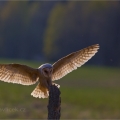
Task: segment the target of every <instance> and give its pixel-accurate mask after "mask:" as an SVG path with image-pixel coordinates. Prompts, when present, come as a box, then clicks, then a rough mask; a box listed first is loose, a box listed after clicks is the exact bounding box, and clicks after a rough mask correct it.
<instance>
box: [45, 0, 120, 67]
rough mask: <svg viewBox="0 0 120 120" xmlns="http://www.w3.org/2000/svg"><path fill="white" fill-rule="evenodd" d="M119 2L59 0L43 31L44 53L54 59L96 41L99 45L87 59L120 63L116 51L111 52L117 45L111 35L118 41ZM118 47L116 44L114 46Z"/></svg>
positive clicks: (119, 46)
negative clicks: (95, 54)
mask: <svg viewBox="0 0 120 120" xmlns="http://www.w3.org/2000/svg"><path fill="white" fill-rule="evenodd" d="M119 5H120V2H104V1H101V2H100V1H99V2H95V1H94V2H65V3H64V2H62V3H61V2H60V3H58V4H57V5H56V6H55V7H54V8H53V9H52V10H51V15H50V17H49V19H48V27H47V29H46V32H45V35H44V36H45V37H44V53H45V55H46V57H47V58H48V59H50V60H53V61H54V60H57V59H59V58H61V57H62V56H64V55H66V54H69V53H71V52H72V51H76V50H79V49H81V48H83V47H85V46H88V45H91V44H96V43H99V44H100V46H101V49H100V51H99V53H98V55H97V56H96V58H95V59H92V60H91V61H90V62H89V63H93V62H94V63H96V64H99V65H101V64H102V65H103V64H104V65H119V63H118V61H119V60H120V57H119V58H118V53H116V54H112V53H113V48H114V47H115V45H116V42H115V41H114V38H116V40H117V41H118V37H119V35H118V33H119V32H120V26H118V23H119V22H118V21H119V20H120V15H119V12H120V8H119ZM113 28H114V29H113ZM116 28H117V29H116ZM116 32H117V34H116ZM115 36H116V37H115ZM119 43H120V42H119ZM119 48H120V45H119V44H117V50H118V49H119ZM115 49H116V48H115ZM114 52H117V51H114ZM115 56H116V57H117V60H115V59H114V58H115ZM112 58H113V59H114V62H113V61H112Z"/></svg>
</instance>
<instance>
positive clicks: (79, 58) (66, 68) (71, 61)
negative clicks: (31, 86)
mask: <svg viewBox="0 0 120 120" xmlns="http://www.w3.org/2000/svg"><path fill="white" fill-rule="evenodd" d="M98 49H99V45H98V44H95V45H92V46H89V47H87V48H84V49H82V50H79V51H77V52H73V53H71V54H69V55H67V56H65V57H63V58H61V59H60V60H58V61H57V62H55V63H54V64H53V74H52V80H58V79H60V78H62V77H63V76H65V75H67V74H68V73H70V72H72V71H73V70H75V69H77V67H80V66H81V65H83V64H84V63H86V62H87V61H88V60H89V59H90V58H91V57H93V56H94V55H95V53H96V52H97V51H98Z"/></svg>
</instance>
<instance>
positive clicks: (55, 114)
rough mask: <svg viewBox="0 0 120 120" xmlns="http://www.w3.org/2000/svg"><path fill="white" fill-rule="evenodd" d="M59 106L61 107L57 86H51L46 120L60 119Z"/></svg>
mask: <svg viewBox="0 0 120 120" xmlns="http://www.w3.org/2000/svg"><path fill="white" fill-rule="evenodd" d="M60 105H61V98H60V90H59V88H58V87H57V86H55V85H51V86H50V89H49V102H48V120H50V119H54V120H59V119H60V115H61V114H60V112H61V107H60Z"/></svg>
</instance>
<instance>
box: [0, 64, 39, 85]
mask: <svg viewBox="0 0 120 120" xmlns="http://www.w3.org/2000/svg"><path fill="white" fill-rule="evenodd" d="M0 80H1V81H4V82H8V83H17V84H22V85H32V84H35V83H36V82H37V80H38V71H37V69H34V68H31V67H29V66H26V65H21V64H0Z"/></svg>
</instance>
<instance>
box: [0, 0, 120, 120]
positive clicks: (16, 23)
mask: <svg viewBox="0 0 120 120" xmlns="http://www.w3.org/2000/svg"><path fill="white" fill-rule="evenodd" d="M119 21H120V2H119V1H115V2H112V1H111V2H104V1H101V2H100V1H97V2H95V1H92V2H91V1H89V2H88V1H85V2H84V1H74V2H73V1H45V2H44V1H29V0H28V1H21V2H20V1H19V2H18V1H5V2H4V1H0V63H21V64H26V65H29V66H31V67H34V68H37V67H39V66H40V65H41V64H42V63H45V62H49V63H54V62H55V61H57V60H58V59H59V58H61V57H63V56H65V55H67V54H69V53H71V52H73V51H77V50H79V49H82V48H84V47H87V46H89V45H92V44H96V43H97V44H100V50H99V52H98V53H97V54H96V55H95V56H94V57H93V58H92V59H91V60H90V61H88V62H87V64H86V65H84V66H82V67H81V68H79V69H77V70H75V71H73V72H72V73H70V74H68V75H67V76H65V77H64V78H62V79H61V80H58V81H55V82H56V83H58V84H60V85H61V88H60V90H61V99H62V104H61V119H97V118H98V119H120V92H119V91H120V69H119V67H120V55H119V51H120V40H119V39H120V22H119ZM35 86H36V85H33V86H22V85H15V84H8V83H4V82H0V119H4V118H7V119H13V118H14V119H46V118H47V104H48V99H36V98H33V97H32V96H31V95H30V94H31V92H32V91H33V89H34V88H35Z"/></svg>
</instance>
